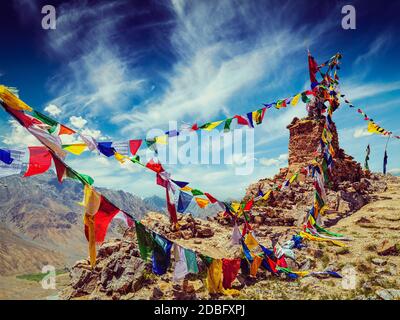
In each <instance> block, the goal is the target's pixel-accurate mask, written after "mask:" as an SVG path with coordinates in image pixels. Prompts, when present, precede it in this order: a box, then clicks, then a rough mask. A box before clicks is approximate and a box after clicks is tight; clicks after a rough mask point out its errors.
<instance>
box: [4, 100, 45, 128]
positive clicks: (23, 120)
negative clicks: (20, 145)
mask: <svg viewBox="0 0 400 320" xmlns="http://www.w3.org/2000/svg"><path fill="white" fill-rule="evenodd" d="M4 108H5V110H6V111H7V112H8V113H10V114H12V115H13V116H14V118H15V119H17V120H18V122H19V123H20V124H21V125H22V126H24V127H25V128H28V127H30V126H32V125H34V124H43V123H42V122H41V121H39V120H38V119H36V118H34V117H31V116H29V115H27V114H25V113H24V112H23V111H18V110H14V109H12V108H9V107H7V106H5V105H4Z"/></svg>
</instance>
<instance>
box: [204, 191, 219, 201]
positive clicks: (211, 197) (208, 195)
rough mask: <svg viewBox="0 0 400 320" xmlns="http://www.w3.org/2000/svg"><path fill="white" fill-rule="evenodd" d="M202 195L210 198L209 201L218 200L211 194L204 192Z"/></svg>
mask: <svg viewBox="0 0 400 320" xmlns="http://www.w3.org/2000/svg"><path fill="white" fill-rule="evenodd" d="M204 195H205V196H206V197H207V198H208V200H210V202H211V203H216V202H218V200H217V199H215V198H214V197H213V196H212V195H211V194H209V193H207V192H204Z"/></svg>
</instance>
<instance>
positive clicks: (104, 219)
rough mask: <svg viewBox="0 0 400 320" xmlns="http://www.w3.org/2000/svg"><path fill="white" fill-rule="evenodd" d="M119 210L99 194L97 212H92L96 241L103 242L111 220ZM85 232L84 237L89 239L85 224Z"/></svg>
mask: <svg viewBox="0 0 400 320" xmlns="http://www.w3.org/2000/svg"><path fill="white" fill-rule="evenodd" d="M96 201H97V200H96ZM120 212H121V211H120V210H119V208H117V207H116V206H114V205H113V204H112V203H111V202H109V201H108V200H107V199H106V198H105V197H103V196H101V195H100V205H99V208H98V210H97V212H96V213H95V214H94V234H95V240H96V243H103V242H104V239H105V237H106V234H107V229H108V226H109V225H110V222H111V220H112V219H114V217H115V216H116V215H117V214H118V213H120ZM85 234H86V238H87V239H89V234H88V228H87V226H85Z"/></svg>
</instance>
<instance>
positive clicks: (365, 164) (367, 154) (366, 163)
mask: <svg viewBox="0 0 400 320" xmlns="http://www.w3.org/2000/svg"><path fill="white" fill-rule="evenodd" d="M365 153H366V154H365V161H364V169H365V170H369V166H368V161H369V154H370V153H371V149H370V147H369V145H368V146H367V149H366V152H365Z"/></svg>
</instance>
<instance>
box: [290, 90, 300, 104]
mask: <svg viewBox="0 0 400 320" xmlns="http://www.w3.org/2000/svg"><path fill="white" fill-rule="evenodd" d="M300 97H301V93H299V94H298V95H295V96H294V97H293V99H292V101H291V102H290V104H291V105H292V106H293V107H295V106H296V105H297V104H298V103H299V100H300Z"/></svg>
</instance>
